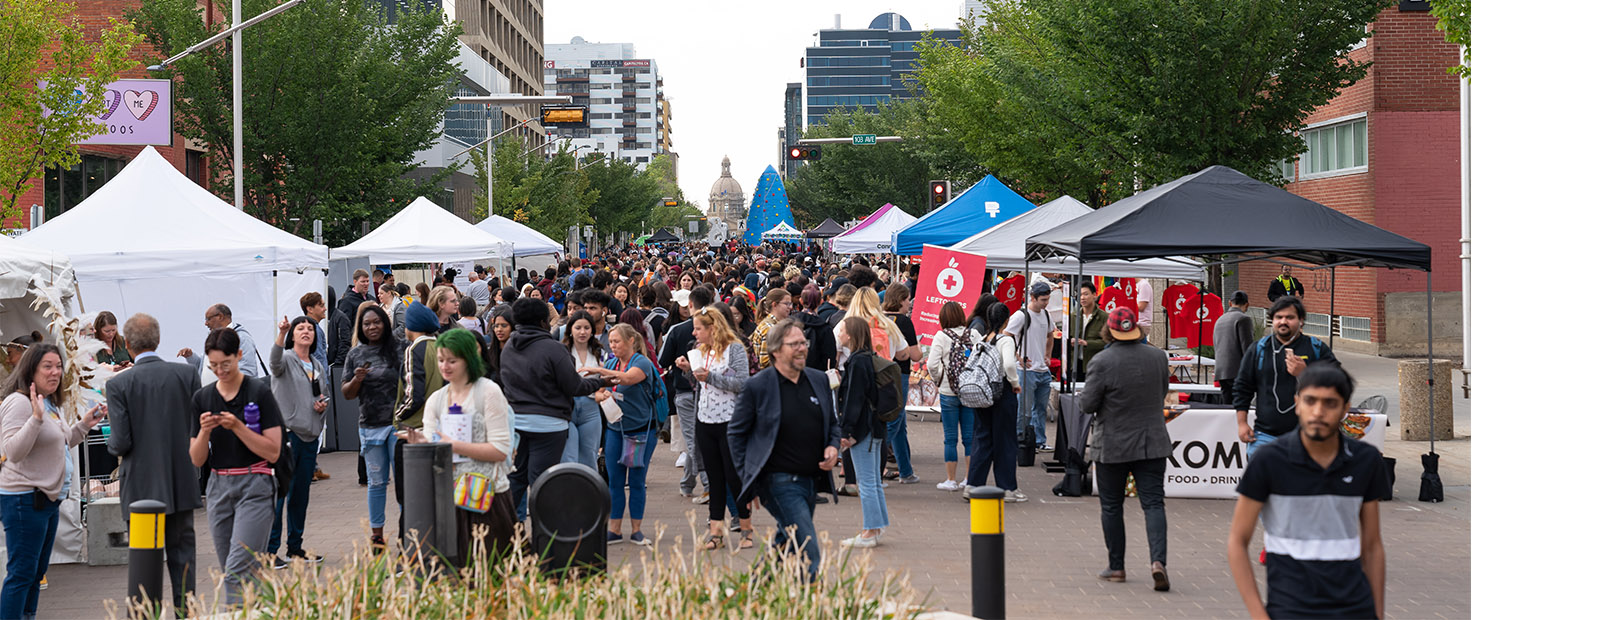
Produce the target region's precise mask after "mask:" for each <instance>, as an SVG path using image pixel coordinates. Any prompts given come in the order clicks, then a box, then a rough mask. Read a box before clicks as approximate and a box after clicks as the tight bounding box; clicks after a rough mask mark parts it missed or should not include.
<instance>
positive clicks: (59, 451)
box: [0, 344, 105, 620]
mask: <svg viewBox="0 0 1600 620" xmlns="http://www.w3.org/2000/svg"><path fill="white" fill-rule="evenodd" d="M62 372H63V370H62V362H61V350H60V349H58V348H56V346H55V345H50V344H36V345H33V346H32V347H30V348H29V349H28V351H27V352H26V353H23V354H22V359H20V360H18V361H17V368H16V370H15V371H13V372H12V373H11V378H10V379H9V380H7V381H6V388H7V389H6V390H5V394H6V397H5V401H4V402H3V403H0V447H3V450H4V453H5V455H6V458H7V461H6V464H5V467H3V468H0V524H4V526H5V532H6V579H5V584H4V586H3V587H0V618H5V619H7V620H9V619H11V618H23V617H27V618H32V617H33V616H34V614H36V613H38V611H39V580H40V579H42V578H43V577H44V573H45V569H48V568H50V549H51V548H52V547H54V546H55V542H56V525H57V523H58V522H59V520H60V513H61V497H62V496H63V495H64V494H65V492H66V489H67V488H68V487H67V483H68V480H67V451H66V450H65V449H64V447H66V446H76V445H78V444H79V443H82V442H83V439H84V437H87V436H88V434H89V429H91V428H94V427H95V425H96V424H99V423H100V420H102V419H104V418H105V407H104V406H100V407H95V408H94V409H93V410H91V411H90V412H89V415H87V416H85V417H84V418H83V419H82V420H80V421H79V422H78V423H77V424H73V425H70V426H69V425H68V424H67V423H66V421H65V420H64V419H62V413H61V408H60V407H61V401H62V400H63V399H64V398H65V397H66V390H65V389H63V387H62V383H63V382H62V380H61V375H62Z"/></svg>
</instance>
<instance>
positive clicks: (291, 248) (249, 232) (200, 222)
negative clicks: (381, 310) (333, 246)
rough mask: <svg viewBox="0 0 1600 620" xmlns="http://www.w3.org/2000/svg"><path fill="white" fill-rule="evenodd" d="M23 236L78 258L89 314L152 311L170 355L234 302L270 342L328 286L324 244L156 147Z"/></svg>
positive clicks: (244, 320)
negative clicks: (260, 215)
mask: <svg viewBox="0 0 1600 620" xmlns="http://www.w3.org/2000/svg"><path fill="white" fill-rule="evenodd" d="M19 240H20V241H21V242H22V243H24V244H27V245H29V246H32V247H35V248H48V249H50V250H54V251H56V252H60V253H62V254H65V255H67V257H68V258H70V259H71V261H72V266H73V269H74V270H75V271H76V273H77V278H78V285H79V288H80V291H81V295H80V297H81V302H80V303H81V306H82V308H83V309H84V310H86V311H88V312H90V313H94V312H98V311H100V310H110V311H111V312H113V313H115V314H116V315H117V317H118V318H119V319H126V318H127V317H128V316H129V315H131V314H133V313H136V312H143V313H145V314H149V315H151V316H154V317H155V318H156V320H157V321H159V322H160V323H161V328H162V329H161V347H160V348H159V351H160V352H161V353H163V354H164V355H167V356H171V355H172V354H173V353H174V352H176V351H177V350H178V349H182V348H185V347H188V348H193V349H196V350H198V349H199V348H200V346H201V345H202V344H203V343H204V342H205V337H206V327H205V325H204V319H205V310H206V308H208V307H210V306H211V305H213V304H216V303H223V304H226V305H227V306H228V307H229V309H231V310H232V311H233V320H234V321H235V322H237V323H241V324H243V325H244V326H245V328H246V329H247V330H249V332H250V333H251V335H252V336H254V337H255V339H256V342H258V343H260V345H261V346H262V347H265V346H267V343H270V342H271V341H272V339H273V337H274V336H275V335H276V333H277V319H279V318H280V317H283V316H297V315H299V314H300V296H301V295H304V294H305V293H308V292H312V291H316V292H320V293H323V294H327V290H328V284H327V268H328V254H327V252H328V249H327V247H326V246H323V245H318V244H315V243H312V242H310V241H307V240H305V239H301V238H300V237H297V236H295V235H292V234H289V233H287V232H284V231H282V230H279V229H277V228H275V227H273V226H272V225H271V224H267V223H266V222H263V221H261V220H258V219H256V218H254V217H251V216H250V215H248V214H246V213H244V212H242V211H240V210H238V209H235V208H233V205H230V204H228V203H227V202H224V201H222V200H221V199H219V198H217V197H216V196H214V195H212V194H211V193H210V192H208V191H206V190H205V189H204V188H202V187H200V186H198V185H195V184H194V183H193V182H192V181H190V180H189V178H188V177H186V176H184V175H183V174H182V173H180V172H178V170H177V169H175V168H173V167H172V164H170V163H168V162H167V160H166V159H164V158H163V157H162V156H161V154H160V153H157V152H156V150H155V149H153V148H149V147H146V148H145V149H144V151H143V152H141V153H139V156H138V157H135V158H134V159H133V161H131V162H129V163H128V165H127V166H126V167H124V168H123V169H122V172H120V173H118V174H117V176H115V177H113V178H112V179H111V180H110V181H108V182H106V184H105V186H104V187H101V188H100V190H99V191H96V192H95V193H94V194H93V195H91V196H89V197H88V198H86V199H85V200H84V201H83V202H81V203H78V205H77V206H75V207H73V208H72V209H70V210H68V211H67V212H66V213H63V214H61V215H60V216H57V217H55V218H52V219H51V220H49V221H47V222H45V223H44V225H42V226H40V227H38V228H36V229H34V230H32V231H30V232H28V233H27V234H24V235H22V236H21V237H20V238H19ZM261 355H262V356H263V357H265V356H266V355H267V352H266V351H265V350H263V351H261Z"/></svg>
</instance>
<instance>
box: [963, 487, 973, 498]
mask: <svg viewBox="0 0 1600 620" xmlns="http://www.w3.org/2000/svg"><path fill="white" fill-rule="evenodd" d="M961 501H963V502H970V501H972V487H969V486H963V487H961Z"/></svg>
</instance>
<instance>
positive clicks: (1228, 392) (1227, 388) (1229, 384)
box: [1217, 379, 1233, 405]
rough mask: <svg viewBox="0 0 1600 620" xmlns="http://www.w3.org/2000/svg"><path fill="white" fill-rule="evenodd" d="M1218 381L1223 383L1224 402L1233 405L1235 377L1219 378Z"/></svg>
mask: <svg viewBox="0 0 1600 620" xmlns="http://www.w3.org/2000/svg"><path fill="white" fill-rule="evenodd" d="M1217 383H1220V384H1222V403H1223V404H1225V405H1232V404H1233V379H1218V380H1217Z"/></svg>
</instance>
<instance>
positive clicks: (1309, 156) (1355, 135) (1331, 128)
mask: <svg viewBox="0 0 1600 620" xmlns="http://www.w3.org/2000/svg"><path fill="white" fill-rule="evenodd" d="M1300 137H1301V138H1303V139H1304V140H1305V143H1306V150H1305V154H1303V155H1301V157H1300V178H1302V179H1305V178H1317V177H1322V176H1335V175H1339V174H1349V173H1353V172H1365V171H1366V169H1367V119H1366V117H1365V116H1362V117H1360V118H1356V119H1354V120H1349V121H1343V120H1337V121H1333V122H1329V123H1326V124H1321V125H1313V126H1311V127H1308V128H1307V129H1305V130H1304V131H1301V132H1300Z"/></svg>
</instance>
